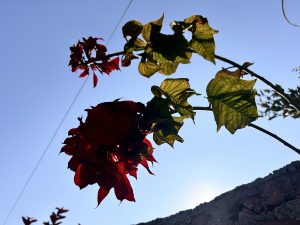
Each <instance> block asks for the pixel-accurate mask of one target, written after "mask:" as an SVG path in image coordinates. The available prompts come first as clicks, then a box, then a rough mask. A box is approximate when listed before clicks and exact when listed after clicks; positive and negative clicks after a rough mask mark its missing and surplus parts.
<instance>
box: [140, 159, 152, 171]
mask: <svg viewBox="0 0 300 225" xmlns="http://www.w3.org/2000/svg"><path fill="white" fill-rule="evenodd" d="M140 164H142V165H143V166H144V167H145V168H146V169H147V171H148V173H150V174H152V175H154V173H152V172H151V170H150V169H149V165H148V162H147V160H146V159H143V160H142V161H140Z"/></svg>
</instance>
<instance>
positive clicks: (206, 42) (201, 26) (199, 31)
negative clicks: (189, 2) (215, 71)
mask: <svg viewBox="0 0 300 225" xmlns="http://www.w3.org/2000/svg"><path fill="white" fill-rule="evenodd" d="M184 22H185V23H186V26H188V25H189V30H190V31H191V32H192V34H193V36H192V40H191V41H190V43H189V47H190V48H192V49H193V50H194V51H195V52H197V53H198V54H199V55H201V56H203V58H205V59H206V60H208V61H211V62H212V63H215V42H214V38H213V35H214V34H216V33H217V31H216V30H214V29H213V28H211V27H210V26H209V24H208V21H207V19H206V18H204V17H202V16H198V15H195V16H191V17H189V18H187V19H185V20H184Z"/></svg>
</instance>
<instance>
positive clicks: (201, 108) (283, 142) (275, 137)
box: [193, 106, 300, 155]
mask: <svg viewBox="0 0 300 225" xmlns="http://www.w3.org/2000/svg"><path fill="white" fill-rule="evenodd" d="M193 110H203V111H212V108H211V107H210V106H208V107H203V106H195V107H193ZM248 126H249V127H252V128H254V129H256V130H259V131H261V132H263V133H265V134H267V135H269V136H271V137H272V138H274V139H276V140H277V141H279V142H281V143H282V144H284V145H285V146H287V147H288V148H290V149H292V150H293V151H295V152H296V153H298V154H299V155H300V149H299V148H296V147H295V146H294V145H292V144H290V143H288V142H287V141H285V140H283V139H282V138H281V137H278V136H277V135H276V134H274V133H272V132H270V131H268V130H266V129H264V128H262V127H260V126H257V125H255V124H253V123H250V124H249V125H248Z"/></svg>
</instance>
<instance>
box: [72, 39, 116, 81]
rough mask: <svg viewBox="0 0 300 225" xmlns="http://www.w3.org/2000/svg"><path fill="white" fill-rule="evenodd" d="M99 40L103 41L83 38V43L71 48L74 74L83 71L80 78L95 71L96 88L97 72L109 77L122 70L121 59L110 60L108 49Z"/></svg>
mask: <svg viewBox="0 0 300 225" xmlns="http://www.w3.org/2000/svg"><path fill="white" fill-rule="evenodd" d="M98 40H103V39H102V38H94V37H89V38H88V39H86V38H83V39H82V41H78V42H77V44H76V45H73V46H72V47H70V50H71V55H70V62H69V66H71V68H72V72H76V71H77V70H82V72H81V73H80V75H79V77H85V76H87V75H89V73H90V71H93V84H94V87H96V85H97V82H98V78H97V75H96V74H95V71H99V72H100V73H101V74H102V73H106V74H108V75H109V74H110V72H111V71H113V70H120V68H119V57H116V58H114V59H112V60H110V58H109V57H108V56H107V55H106V51H107V49H106V47H105V46H104V45H102V44H99V43H98V42H97V41H98Z"/></svg>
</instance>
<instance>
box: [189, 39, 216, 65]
mask: <svg viewBox="0 0 300 225" xmlns="http://www.w3.org/2000/svg"><path fill="white" fill-rule="evenodd" d="M189 46H190V48H192V49H193V50H194V51H195V52H196V53H198V54H199V55H201V56H202V57H203V58H204V59H206V60H208V61H210V62H212V63H215V42H214V39H202V40H199V39H192V40H191V41H190V44H189Z"/></svg>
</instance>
